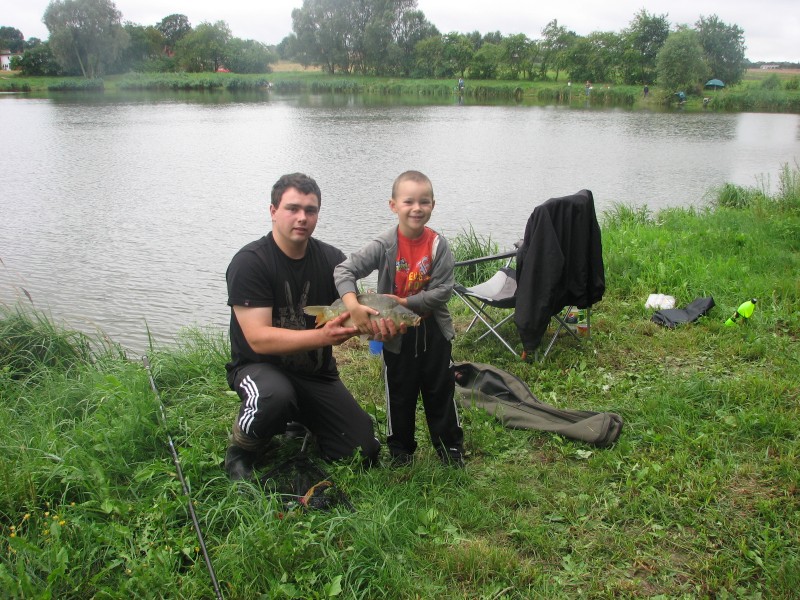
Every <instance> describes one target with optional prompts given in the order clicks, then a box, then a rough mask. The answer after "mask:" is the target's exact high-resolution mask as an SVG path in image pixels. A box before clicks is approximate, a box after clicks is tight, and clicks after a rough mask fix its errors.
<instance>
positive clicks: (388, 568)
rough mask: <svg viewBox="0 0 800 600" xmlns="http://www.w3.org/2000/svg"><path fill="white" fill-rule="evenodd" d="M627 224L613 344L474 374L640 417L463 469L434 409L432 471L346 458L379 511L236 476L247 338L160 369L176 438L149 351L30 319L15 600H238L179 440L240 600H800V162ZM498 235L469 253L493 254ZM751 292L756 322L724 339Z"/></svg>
mask: <svg viewBox="0 0 800 600" xmlns="http://www.w3.org/2000/svg"><path fill="white" fill-rule="evenodd" d="M602 221H603V249H604V259H605V265H606V282H607V292H606V294H605V296H604V298H603V300H602V301H601V302H600V303H599V304H598V305H597V306H596V307H595V312H594V316H593V329H592V331H593V333H592V338H591V340H590V341H589V342H588V343H585V344H582V345H578V344H577V343H576V342H573V341H572V340H569V339H564V340H562V341H560V342H559V344H557V345H556V347H555V349H554V350H553V352H552V353H551V355H550V356H549V357H548V359H547V361H546V362H544V363H542V364H534V363H522V362H520V361H518V360H516V359H514V357H512V356H511V354H510V353H508V352H507V351H506V350H504V349H503V347H502V346H500V345H499V343H495V342H492V341H490V342H485V343H481V344H478V345H475V336H474V335H473V334H472V333H470V334H467V335H464V334H461V335H459V336H458V337H457V340H456V343H455V347H454V359H455V360H457V361H474V362H488V363H492V364H495V365H497V366H499V367H501V368H504V369H507V370H509V371H511V372H513V373H515V374H517V375H518V376H520V377H521V378H523V379H524V380H525V381H526V382H527V383H528V384H529V385H530V387H531V389H532V390H533V391H534V393H536V394H537V395H538V396H539V397H540V398H541V399H542V400H543V401H545V402H548V403H551V404H554V405H556V406H559V407H564V408H580V409H589V410H599V411H613V412H616V413H618V414H620V415H621V416H622V417H623V418H624V419H625V427H624V429H623V431H622V434H621V437H620V439H619V441H618V442H617V443H616V444H615V445H614V446H613V447H611V448H608V449H604V450H598V449H596V448H593V447H591V446H588V445H585V444H582V443H578V442H572V441H569V440H567V439H564V438H560V437H558V436H554V435H551V434H546V433H541V432H532V431H512V430H508V429H504V428H503V427H502V426H500V425H499V424H498V422H496V421H495V420H494V419H493V418H492V417H490V416H489V415H487V414H486V413H484V412H481V411H479V410H465V411H463V413H462V418H463V425H464V428H465V434H466V446H467V450H468V457H467V468H466V469H465V470H463V471H454V470H450V469H447V468H445V467H442V466H440V465H439V463H438V461H437V460H436V459H435V454H434V453H433V452H432V450H431V448H430V444H429V442H428V440H427V438H426V436H425V427H424V422H423V419H422V415H421V414H420V415H419V417H420V420H419V432H418V433H419V435H418V438H419V440H420V451H421V452H420V456H419V460H418V461H417V462H416V463H415V464H414V465H413V466H411V467H406V468H399V469H391V468H386V467H384V468H378V469H374V470H371V471H369V472H361V471H359V470H357V469H355V468H351V466H350V465H339V466H336V467H334V468H332V474H333V477H334V480H335V481H336V482H337V484H338V485H339V486H340V487H341V488H342V489H343V490H344V491H345V492H346V493H347V494H348V496H349V498H350V500H351V502H352V503H353V505H354V507H355V511H354V512H350V511H348V510H345V509H342V510H335V511H332V512H323V511H316V512H315V511H311V512H307V513H303V512H298V511H295V512H292V511H289V512H287V510H286V508H285V507H284V506H283V504H282V503H281V502H280V501H278V500H277V499H275V498H274V497H272V496H270V495H269V494H265V493H263V492H261V491H260V490H258V489H256V488H255V487H253V486H249V485H245V486H244V487H240V488H236V487H234V486H232V485H231V484H230V483H229V482H228V481H227V480H226V478H225V477H224V475H223V473H222V470H221V468H220V462H221V461H222V457H223V454H224V450H225V445H226V436H227V432H228V429H229V427H230V423H231V420H232V418H233V415H234V414H235V412H236V410H237V402H236V400H235V399H234V398H232V397H231V396H230V395H229V394H228V393H227V389H226V384H225V381H224V363H225V361H226V358H227V346H226V343H225V340H224V337H223V336H222V334H220V336H218V337H214V336H209V335H208V334H206V335H201V334H199V333H196V332H191V331H188V332H186V335H185V337H184V339H183V342H182V343H181V345H180V346H179V347H178V348H153V349H151V351H150V352H149V353H148V354H149V357H150V360H151V362H152V363H153V368H154V374H155V380H156V383H157V386H158V389H159V391H160V399H161V401H163V403H164V405H165V408H166V414H167V419H168V428H169V432H167V431H165V430H164V429H163V428H162V427H161V426H160V425H159V416H158V415H159V400H158V399H157V398H156V397H155V395H154V394H153V392H152V390H151V389H150V387H149V381H148V378H147V373H146V371H145V370H144V369H143V367H142V365H141V362H140V361H139V360H138V358H139V357H135V356H133V357H127V358H125V357H124V356H123V355H122V353H121V351H120V350H119V349H116V348H114V347H113V346H110V345H108V344H107V343H105V344H103V343H99V342H98V341H96V340H94V339H91V338H87V337H86V336H83V335H81V334H76V333H72V332H69V331H64V330H62V329H60V328H58V327H55V326H53V325H51V324H50V323H49V322H48V321H47V320H41V319H38V318H36V317H35V316H31V315H30V314H25V313H20V312H18V310H17V309H15V308H13V307H5V309H4V312H3V315H2V319H0V396H2V402H0V423H2V425H3V431H4V436H3V440H2V443H0V457H1V458H2V460H0V482H2V487H0V538H1V539H2V547H0V589H2V590H4V592H3V593H4V595H5V596H4V597H17V598H22V597H24V598H35V597H41V598H45V597H57V598H89V597H96V598H124V597H133V598H151V597H164V598H172V597H182V598H211V597H213V592H212V588H211V584H210V580H209V574H208V572H207V570H206V567H205V564H204V562H203V559H202V556H201V553H200V550H199V547H198V542H197V538H196V536H195V533H194V530H193V529H192V525H191V521H190V519H189V516H188V512H187V509H186V501H185V497H184V496H183V495H182V492H181V485H180V482H179V481H178V479H177V478H176V473H175V469H174V466H173V463H172V460H171V457H170V454H169V450H168V448H167V446H166V439H167V433H169V434H170V435H171V436H172V438H173V439H174V441H175V445H176V446H177V448H178V450H179V453H180V459H181V462H182V466H183V472H184V475H185V476H186V478H187V480H188V482H189V484H190V487H191V491H192V498H193V501H194V506H195V509H196V511H197V514H198V517H199V520H200V524H201V528H202V530H203V533H204V536H205V542H206V544H207V546H208V548H209V553H210V556H211V561H212V564H213V566H214V569H215V572H216V575H217V577H218V579H219V581H220V585H221V589H222V593H223V595H224V596H225V597H226V598H243V599H244V598H254V597H265V598H325V597H342V598H368V599H374V598H454V599H455V598H486V599H489V598H492V599H500V598H506V599H523V598H575V597H586V598H618V597H623V598H634V597H658V598H793V597H796V590H797V588H798V586H800V537H799V536H800V534H798V532H799V531H800V490H798V481H800V468H799V467H798V453H799V452H800V441H799V439H800V438H799V436H798V434H797V429H798V421H799V420H800V403H798V400H800V372H799V370H798V366H797V365H798V364H800V344H798V331H800V172H798V170H797V169H796V168H788V167H787V168H786V169H785V170H784V172H783V175H782V177H781V180H780V183H779V184H778V185H777V186H776V189H773V190H769V189H749V188H740V187H736V186H723V187H721V188H720V190H718V193H717V194H716V200H715V202H714V204H713V206H710V207H709V208H708V209H707V210H691V209H669V210H666V211H663V212H660V213H658V214H650V213H648V212H647V210H645V209H633V208H629V207H624V206H618V207H616V208H615V209H614V210H612V211H611V212H609V213H607V214H606V215H604V216H603V219H602ZM465 237H466V238H469V237H470V236H469V235H465ZM472 238H473V239H472V240H470V239H466V240H464V241H463V243H461V244H460V247H461V249H460V250H459V252H460V256H459V257H460V258H465V257H466V255H468V254H475V253H480V252H481V251H482V250H484V249H485V246H486V245H487V243H486V242H485V241H482V240H476V239H474V236H472ZM654 292H660V293H666V294H671V295H674V296H675V297H676V298H677V300H678V304H679V305H680V306H685V305H686V304H687V303H689V302H690V301H692V300H693V299H695V298H697V297H701V296H708V295H712V296H713V297H714V299H715V301H716V303H717V306H716V307H715V308H714V309H712V310H711V312H710V314H709V316H708V317H707V318H702V319H700V320H699V321H697V322H695V323H692V324H688V325H684V326H681V327H679V328H678V329H675V330H668V329H664V328H661V327H659V326H657V325H655V324H653V323H651V322H650V321H649V317H650V316H651V313H652V311H649V310H646V309H645V308H644V303H645V300H646V299H647V296H648V294H650V293H654ZM750 297H757V298H758V304H757V308H756V312H755V314H754V316H753V318H752V319H751V322H749V323H748V324H747V325H746V326H741V327H733V328H730V327H725V326H723V321H724V320H725V319H726V318H727V317H728V316H729V315H730V314H731V313H732V312H733V310H734V309H735V308H736V306H737V305H738V304H739V303H740V302H742V301H743V300H744V299H746V298H750ZM452 307H453V311H454V313H455V314H456V318H457V321H458V328H459V330H462V331H463V329H464V327H465V325H466V322H467V315H466V312H465V311H463V310H461V309H460V308H459V307H458V305H457V304H456V302H455V301H454V302H453V303H452ZM337 355H338V357H339V361H340V367H341V371H342V374H343V378H344V379H345V381H346V383H347V384H348V386H349V387H350V388H351V389H352V390H353V392H354V393H355V395H356V397H357V398H359V400H360V401H361V402H362V403H363V405H364V406H365V407H366V408H367V410H368V411H369V412H370V413H371V414H374V415H375V416H376V418H377V420H378V422H379V424H380V426H379V432H380V436H381V438H382V439H385V433H386V432H385V426H384V415H385V413H384V410H383V398H382V389H383V386H382V384H381V381H380V366H379V361H378V360H377V359H375V358H372V357H370V356H369V354H368V353H367V350H366V347H365V345H364V344H362V343H360V342H358V341H355V340H353V341H352V342H349V343H347V344H345V345H344V346H343V347H340V348H338V349H337ZM297 449H298V446H297V445H291V443H290V444H289V445H287V446H284V448H283V452H284V453H288V454H291V453H292V452H295V451H297Z"/></svg>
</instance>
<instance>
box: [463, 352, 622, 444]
mask: <svg viewBox="0 0 800 600" xmlns="http://www.w3.org/2000/svg"><path fill="white" fill-rule="evenodd" d="M453 371H454V374H455V379H456V394H457V396H458V398H459V402H460V403H461V406H463V407H465V408H472V407H473V406H477V407H479V408H483V409H485V410H486V411H487V412H488V413H489V414H491V415H493V416H495V417H496V418H498V419H500V422H501V423H502V424H503V425H505V426H506V427H509V428H511V429H537V430H540V431H550V432H553V433H558V434H560V435H563V436H564V437H566V438H570V439H573V440H580V441H582V442H586V443H589V444H593V445H594V446H597V447H599V448H602V447H605V446H610V445H611V444H613V443H614V442H615V441H616V440H617V438H618V437H619V434H620V432H621V431H622V418H621V417H620V416H619V415H618V414H616V413H610V412H593V411H588V410H565V409H560V408H556V407H554V406H550V405H549V404H545V403H544V402H542V401H540V400H539V399H538V398H537V397H536V396H534V395H533V392H531V390H530V388H528V386H527V385H525V383H524V382H523V381H522V380H521V379H520V378H519V377H517V376H515V375H512V374H511V373H508V372H507V371H503V370H502V369H498V368H496V367H493V366H491V365H485V364H481V363H469V362H464V363H455V364H454V365H453Z"/></svg>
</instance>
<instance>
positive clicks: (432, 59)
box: [414, 35, 446, 77]
mask: <svg viewBox="0 0 800 600" xmlns="http://www.w3.org/2000/svg"><path fill="white" fill-rule="evenodd" d="M414 51H415V54H416V57H417V61H416V72H415V75H416V76H417V77H444V76H445V74H446V67H445V61H444V38H443V37H442V36H441V35H434V36H431V37H429V38H425V39H424V40H420V41H419V42H417V45H416V46H415V48H414Z"/></svg>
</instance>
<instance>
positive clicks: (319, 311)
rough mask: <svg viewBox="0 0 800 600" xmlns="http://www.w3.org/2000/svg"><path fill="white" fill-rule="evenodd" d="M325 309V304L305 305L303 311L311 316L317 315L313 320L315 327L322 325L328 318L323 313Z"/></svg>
mask: <svg viewBox="0 0 800 600" xmlns="http://www.w3.org/2000/svg"><path fill="white" fill-rule="evenodd" d="M327 309H328V307H327V306H306V307H305V308H304V309H303V312H304V313H306V314H307V315H311V316H312V317H317V320H316V321H314V325H315V326H316V327H322V326H323V325H324V324H325V323H327V322H328V320H329V319H328V318H326V315H325V312H326V310H327Z"/></svg>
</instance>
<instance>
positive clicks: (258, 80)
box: [0, 69, 800, 113]
mask: <svg viewBox="0 0 800 600" xmlns="http://www.w3.org/2000/svg"><path fill="white" fill-rule="evenodd" d="M757 75H758V76H757ZM771 77H773V78H777V84H776V85H775V86H771V87H768V88H765V87H764V79H765V78H764V77H763V76H761V74H754V75H752V76H750V77H748V78H747V79H745V80H744V81H743V82H742V84H740V85H738V86H734V87H731V88H729V89H724V90H719V91H706V92H704V95H705V97H707V98H709V100H710V101H709V102H708V103H707V104H703V96H691V95H690V97H689V100H688V101H687V103H686V104H684V105H683V107H682V108H683V109H684V110H723V111H731V112H735V111H740V112H745V111H758V112H790V113H800V90H798V89H797V86H794V87H792V86H788V87H791V88H792V89H788V88H787V82H789V81H790V80H791V81H794V80H796V79H797V77H798V75H797V74H791V73H781V74H780V75H778V74H775V73H773V74H771ZM268 89H269V90H271V91H273V92H275V93H348V94H349V93H352V94H378V95H391V96H404V97H415V98H417V99H420V98H421V99H434V98H439V99H441V98H452V97H454V96H455V94H456V90H455V81H454V80H449V79H448V80H441V79H405V78H391V77H368V76H359V75H328V74H325V73H322V72H320V71H319V70H306V71H303V70H284V69H281V70H276V72H274V73H271V74H269V75H238V74H234V73H192V74H190V73H130V74H127V75H113V76H109V77H106V78H105V79H103V80H93V81H92V80H85V79H82V78H80V77H23V76H20V75H18V74H9V75H4V76H3V77H2V78H0V92H30V93H50V92H80V91H83V92H108V93H126V92H134V91H143V90H147V91H223V90H227V91H231V92H241V91H266V90H268ZM463 95H464V98H465V99H466V100H467V101H470V102H478V103H480V102H492V101H498V102H526V103H538V104H554V103H560V104H570V105H575V106H586V105H590V106H596V107H612V106H613V107H620V106H622V107H635V108H650V109H656V108H659V107H664V106H668V105H670V104H674V103H675V96H674V94H673V93H672V91H670V90H660V89H659V88H658V86H651V94H650V96H649V97H648V98H644V97H643V95H642V89H641V87H640V86H629V85H606V84H600V83H598V84H595V85H594V87H593V90H592V92H591V94H590V96H589V97H588V98H587V96H586V94H585V92H584V88H583V85H582V84H580V83H576V84H574V85H571V86H570V85H567V81H566V80H565V79H564V78H563V77H562V80H561V81H558V82H553V81H546V82H541V81H482V80H474V81H473V80H468V81H467V85H466V88H465V90H464V93H463Z"/></svg>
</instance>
